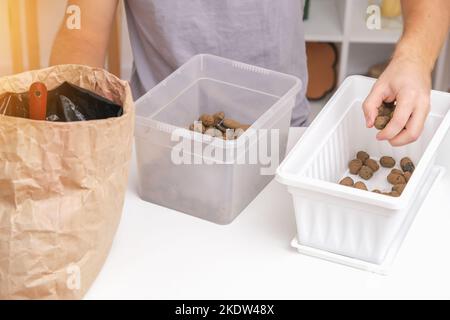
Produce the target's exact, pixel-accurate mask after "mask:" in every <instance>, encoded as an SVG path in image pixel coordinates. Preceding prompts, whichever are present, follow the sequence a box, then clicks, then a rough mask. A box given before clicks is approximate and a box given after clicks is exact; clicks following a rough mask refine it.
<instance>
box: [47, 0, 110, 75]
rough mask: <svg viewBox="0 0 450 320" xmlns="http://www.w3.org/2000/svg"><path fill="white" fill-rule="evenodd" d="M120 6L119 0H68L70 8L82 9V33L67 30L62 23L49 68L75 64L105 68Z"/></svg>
mask: <svg viewBox="0 0 450 320" xmlns="http://www.w3.org/2000/svg"><path fill="white" fill-rule="evenodd" d="M117 4H118V0H69V1H68V4H67V5H77V6H79V7H80V10H81V30H68V29H67V28H66V24H65V21H63V23H62V25H61V28H60V30H59V32H58V34H57V36H56V39H55V42H54V44H53V49H52V53H51V58H50V65H57V64H70V63H74V64H84V65H88V66H91V67H99V68H102V67H103V66H104V64H105V58H106V52H107V49H108V43H109V38H110V34H111V28H112V25H113V22H114V17H115V13H116V9H117Z"/></svg>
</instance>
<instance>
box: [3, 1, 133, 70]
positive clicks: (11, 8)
mask: <svg viewBox="0 0 450 320" xmlns="http://www.w3.org/2000/svg"><path fill="white" fill-rule="evenodd" d="M94 1H95V0H94ZM66 5H67V1H66V0H0V39H2V40H1V41H0V76H4V75H9V74H14V73H19V72H22V71H26V70H32V69H39V68H44V67H47V66H48V61H49V58H50V51H51V47H52V43H53V40H54V38H55V36H56V33H57V31H58V29H59V27H60V25H61V23H62V22H63V19H64V17H65V11H66ZM123 13H124V11H123V4H122V3H121V6H120V10H118V14H117V21H116V25H115V27H114V29H115V30H114V32H113V34H112V38H111V44H110V50H109V59H108V64H107V65H106V67H107V68H108V69H109V70H110V71H112V72H113V73H114V74H116V75H119V76H121V77H122V78H124V79H128V78H129V76H130V73H131V66H132V63H133V58H132V53H131V48H130V44H129V39H128V29H127V26H126V19H125V17H124V15H123ZM99 18H101V17H99Z"/></svg>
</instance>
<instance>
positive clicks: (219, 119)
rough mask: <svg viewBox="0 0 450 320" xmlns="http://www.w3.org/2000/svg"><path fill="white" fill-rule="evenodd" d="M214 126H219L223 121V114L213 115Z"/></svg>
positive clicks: (221, 112)
mask: <svg viewBox="0 0 450 320" xmlns="http://www.w3.org/2000/svg"><path fill="white" fill-rule="evenodd" d="M213 118H214V125H218V124H220V123H221V122H222V121H223V119H225V112H223V111H220V112H216V113H214V114H213Z"/></svg>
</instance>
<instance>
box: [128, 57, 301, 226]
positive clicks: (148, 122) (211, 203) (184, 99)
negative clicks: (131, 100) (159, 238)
mask: <svg viewBox="0 0 450 320" xmlns="http://www.w3.org/2000/svg"><path fill="white" fill-rule="evenodd" d="M300 88H301V81H300V80H299V79H298V78H296V77H294V76H290V75H286V74H281V73H278V72H274V71H270V70H266V69H262V68H258V67H254V66H251V65H247V64H243V63H240V62H236V61H232V60H228V59H224V58H219V57H215V56H211V55H197V56H195V57H193V58H192V59H191V60H189V61H188V62H187V63H186V64H184V65H183V66H182V67H180V68H179V69H178V70H177V71H175V72H174V73H173V74H172V75H170V76H169V77H168V78H167V79H166V80H164V81H163V82H161V83H160V84H159V85H157V86H156V87H155V88H153V89H152V90H151V91H149V92H148V93H147V94H145V95H144V96H143V97H142V98H140V99H139V100H138V101H137V102H136V115H137V116H136V153H137V162H138V171H139V194H140V196H141V198H142V199H143V200H146V201H149V202H152V203H156V204H159V205H162V206H165V207H168V208H172V209H175V210H177V211H181V212H184V213H187V214H190V215H193V216H196V217H199V218H202V219H205V220H209V221H212V222H215V223H218V224H228V223H230V222H232V221H233V220H234V219H235V218H236V217H237V216H238V215H239V213H240V212H241V211H242V210H243V209H244V208H245V207H246V206H247V205H248V204H249V203H250V202H251V201H252V200H253V199H254V198H255V197H256V196H257V195H258V193H259V192H260V191H261V190H262V189H263V188H264V187H265V186H266V184H267V183H268V182H270V180H271V179H272V178H273V175H274V173H275V170H273V173H272V174H271V175H266V174H261V173H262V171H261V170H262V169H264V167H265V164H264V163H261V162H260V161H257V162H256V163H255V162H254V161H253V162H251V161H249V159H248V158H249V154H255V152H256V153H257V152H258V149H259V146H260V145H261V144H260V143H261V142H264V141H268V142H269V150H271V149H270V147H271V146H270V141H271V140H270V139H268V135H264V134H261V132H262V131H264V130H261V129H269V130H273V129H275V130H274V132H275V131H276V132H277V133H278V135H279V140H278V141H277V142H278V143H279V148H277V150H276V152H275V153H274V154H271V158H270V159H271V161H278V160H279V161H281V160H282V159H283V158H284V155H285V151H286V143H287V137H288V131H289V126H290V121H291V114H292V109H293V107H294V105H295V100H296V96H297V94H298V93H299V91H300ZM218 111H223V112H225V114H226V117H227V118H232V119H235V120H237V121H239V122H241V123H243V124H251V128H250V129H249V130H247V131H246V132H245V134H243V135H242V136H241V137H239V139H237V140H227V141H224V140H222V139H219V138H211V137H208V136H206V135H203V134H201V133H197V132H192V131H189V130H188V129H187V128H188V127H189V125H190V124H192V123H193V122H194V121H196V120H197V119H198V118H199V116H200V115H201V114H204V113H208V114H213V113H215V112H218ZM187 146H188V147H187ZM182 157H184V158H183V159H188V160H189V161H184V162H183V161H181V160H180V158H182ZM174 159H175V161H174ZM276 167H277V166H276Z"/></svg>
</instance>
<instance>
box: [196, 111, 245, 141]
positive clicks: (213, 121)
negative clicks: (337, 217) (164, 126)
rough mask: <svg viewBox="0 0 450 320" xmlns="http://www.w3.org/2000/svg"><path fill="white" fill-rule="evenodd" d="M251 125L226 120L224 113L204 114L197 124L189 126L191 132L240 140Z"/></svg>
mask: <svg viewBox="0 0 450 320" xmlns="http://www.w3.org/2000/svg"><path fill="white" fill-rule="evenodd" d="M248 128H250V125H247V124H241V123H240V122H238V121H236V120H233V119H230V118H226V117H225V113H224V112H223V111H220V112H217V113H215V114H213V115H210V114H202V115H201V116H200V118H199V119H198V121H197V122H196V123H193V124H191V125H190V126H189V130H191V131H195V132H199V133H203V134H206V135H208V136H211V137H214V138H221V139H224V140H236V139H238V138H239V137H240V136H241V135H242V134H243V133H244V132H245V131H246V130H247V129H248Z"/></svg>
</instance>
